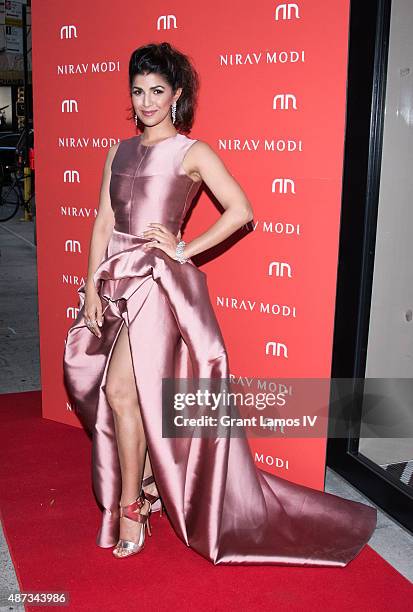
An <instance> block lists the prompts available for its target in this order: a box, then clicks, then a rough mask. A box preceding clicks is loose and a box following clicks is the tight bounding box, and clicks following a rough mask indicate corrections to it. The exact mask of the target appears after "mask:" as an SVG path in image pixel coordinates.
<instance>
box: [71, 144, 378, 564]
mask: <svg viewBox="0 0 413 612" xmlns="http://www.w3.org/2000/svg"><path fill="white" fill-rule="evenodd" d="M194 142H195V140H193V139H190V138H188V137H187V136H184V135H182V134H177V135H176V136H174V137H170V138H167V139H164V140H163V141H160V142H159V143H156V144H155V145H152V146H145V145H143V144H142V143H141V142H140V137H139V136H138V137H136V136H135V137H132V138H129V139H126V140H123V141H121V142H120V145H119V147H118V150H117V152H116V154H115V157H114V160H113V163H112V176H111V186H110V193H111V203H112V207H113V210H114V214H115V220H116V222H115V228H114V230H113V234H112V237H111V239H110V241H109V244H108V248H107V251H106V253H105V257H104V259H103V261H102V262H101V264H100V265H99V267H98V269H97V270H96V272H95V275H94V280H95V283H96V286H97V287H98V291H99V295H100V299H101V301H102V306H103V312H104V323H103V326H102V327H101V332H102V337H101V338H97V337H96V336H95V335H94V334H92V333H91V332H90V331H89V330H88V329H87V327H86V326H85V323H84V316H83V312H84V298H85V292H84V291H85V288H84V285H82V286H81V287H80V288H79V289H78V294H79V298H80V304H79V305H80V310H79V314H78V316H77V318H76V321H75V322H74V323H73V325H72V326H71V328H70V329H69V331H68V333H67V337H66V340H65V349H64V361H63V367H64V376H65V383H66V387H67V390H68V393H69V396H70V397H71V399H72V400H73V401H74V403H75V405H76V411H77V414H78V415H79V418H80V420H81V422H82V424H83V426H84V427H85V429H86V430H87V431H88V432H89V433H90V434H91V436H92V466H93V469H92V478H93V488H94V492H95V495H96V498H97V501H98V502H99V504H100V505H101V507H102V508H103V514H102V522H101V526H100V529H99V532H98V535H97V545H98V546H101V547H110V546H114V545H115V544H116V542H117V539H118V536H119V505H118V504H119V499H120V494H121V472H120V465H119V458H118V452H117V444H116V435H115V430H114V421H113V414H112V410H111V408H110V405H109V404H108V401H107V399H106V396H105V384H106V373H107V366H108V363H109V360H110V356H111V354H112V351H113V347H114V344H115V341H116V338H117V337H118V334H119V332H120V330H121V329H122V326H123V325H126V326H127V329H128V334H129V340H130V348H131V355H132V362H133V369H134V374H135V380H136V387H137V392H138V398H139V403H140V408H141V413H142V420H143V424H144V430H145V435H146V440H147V444H148V450H149V456H150V460H151V464H152V470H153V474H154V477H155V480H156V484H157V487H158V491H159V493H160V495H161V497H162V499H163V502H164V505H165V508H166V511H167V515H168V517H169V520H170V521H171V524H172V526H173V529H174V531H175V532H176V534H177V535H178V536H179V538H180V539H181V540H182V541H183V542H184V543H185V544H187V545H188V546H190V547H191V548H192V549H193V550H195V551H197V552H198V553H200V554H201V555H202V556H203V557H205V558H206V559H208V560H210V561H211V562H213V563H214V564H274V565H299V566H342V567H343V566H345V565H347V563H348V562H349V561H350V560H351V559H353V558H354V557H355V556H356V555H357V554H358V553H359V552H360V550H361V549H362V547H363V546H364V545H365V543H366V542H367V541H368V540H369V538H370V536H371V534H372V532H373V530H374V528H375V525H376V519H377V511H376V509H375V508H372V507H370V506H367V505H365V504H362V503H359V502H354V501H350V500H346V499H342V498H340V497H338V496H336V495H332V494H329V493H325V492H322V491H317V490H315V489H311V488H308V487H305V486H303V485H298V484H295V483H291V482H288V481H287V480H285V479H283V478H279V477H277V476H275V475H272V474H268V473H266V472H265V471H263V470H260V469H258V468H257V467H256V466H255V464H254V461H253V458H252V454H251V451H250V448H249V445H248V442H247V440H246V438H242V437H235V438H231V437H220V438H215V439H214V438H201V437H187V438H178V437H177V438H163V437H162V379H163V378H171V377H177V378H180V377H182V378H185V377H194V379H198V378H202V379H204V378H205V379H208V378H211V379H228V377H229V364H228V356H227V351H226V348H225V344H224V340H223V337H222V334H221V331H220V328H219V325H218V322H217V319H216V317H215V314H214V311H213V308H212V305H211V301H210V297H209V292H208V287H207V280H206V275H205V273H204V272H202V271H201V270H199V269H198V268H197V267H196V266H195V265H194V264H193V262H192V261H189V262H188V263H186V264H184V265H181V264H180V263H179V262H176V261H174V260H172V259H171V258H170V257H168V256H167V255H166V254H165V253H163V252H162V251H161V250H160V249H150V250H149V251H146V250H145V249H143V248H142V244H143V243H144V242H146V239H145V238H143V237H142V236H141V235H140V234H141V232H142V231H143V230H144V229H146V224H147V223H148V222H151V221H156V222H159V223H163V224H165V225H166V226H167V227H168V228H169V229H170V230H171V231H172V232H174V233H175V234H176V233H177V232H178V229H179V228H180V226H181V223H182V220H183V217H184V214H185V212H186V211H187V209H188V205H189V203H190V201H191V200H192V199H193V197H194V195H195V193H196V192H197V190H198V188H199V186H200V185H199V183H195V182H193V181H192V180H191V179H190V178H189V177H188V176H187V175H186V174H185V173H184V171H183V169H182V165H181V163H182V160H183V157H184V155H185V153H186V151H187V150H188V149H189V147H190V146H191V145H192V144H193V143H194Z"/></svg>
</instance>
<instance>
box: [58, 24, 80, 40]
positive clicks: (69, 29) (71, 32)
mask: <svg viewBox="0 0 413 612" xmlns="http://www.w3.org/2000/svg"><path fill="white" fill-rule="evenodd" d="M60 38H61V40H63V39H64V38H77V27H76V26H74V25H65V26H62V27H61V28H60Z"/></svg>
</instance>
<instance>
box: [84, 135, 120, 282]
mask: <svg viewBox="0 0 413 612" xmlns="http://www.w3.org/2000/svg"><path fill="white" fill-rule="evenodd" d="M117 148H118V144H116V145H113V146H112V147H111V148H110V149H109V151H108V154H107V156H106V161H105V165H104V168H103V175H102V182H101V187H100V197H99V209H98V213H97V215H96V219H95V222H94V224H93V230H92V236H91V239H90V245H89V260H88V272H87V280H86V289H89V288H92V289H94V288H95V286H94V283H93V275H94V273H95V272H96V270H97V268H98V267H99V264H100V263H101V262H102V259H103V256H104V254H105V251H106V247H107V245H108V242H109V239H110V236H111V234H112V231H113V227H114V225H115V218H114V215H113V210H112V207H111V203H110V195H109V183H110V166H111V164H112V160H113V157H114V155H115V153H116V150H117Z"/></svg>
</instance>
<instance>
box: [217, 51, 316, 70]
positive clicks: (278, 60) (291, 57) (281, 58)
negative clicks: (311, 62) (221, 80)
mask: <svg viewBox="0 0 413 612" xmlns="http://www.w3.org/2000/svg"><path fill="white" fill-rule="evenodd" d="M304 62H305V52H304V49H301V50H300V51H295V50H291V51H266V52H265V53H263V52H262V51H253V52H251V53H220V55H219V61H218V65H219V66H222V67H229V66H246V65H249V66H256V65H258V64H262V63H264V64H297V63H302V64H303V63H304Z"/></svg>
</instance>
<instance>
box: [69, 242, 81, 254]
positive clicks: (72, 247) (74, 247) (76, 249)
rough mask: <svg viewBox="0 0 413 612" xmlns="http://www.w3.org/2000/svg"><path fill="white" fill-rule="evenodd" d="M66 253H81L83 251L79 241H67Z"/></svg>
mask: <svg viewBox="0 0 413 612" xmlns="http://www.w3.org/2000/svg"><path fill="white" fill-rule="evenodd" d="M65 251H66V252H67V253H81V252H82V249H81V247H80V242H79V240H70V239H69V240H66V242H65Z"/></svg>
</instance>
